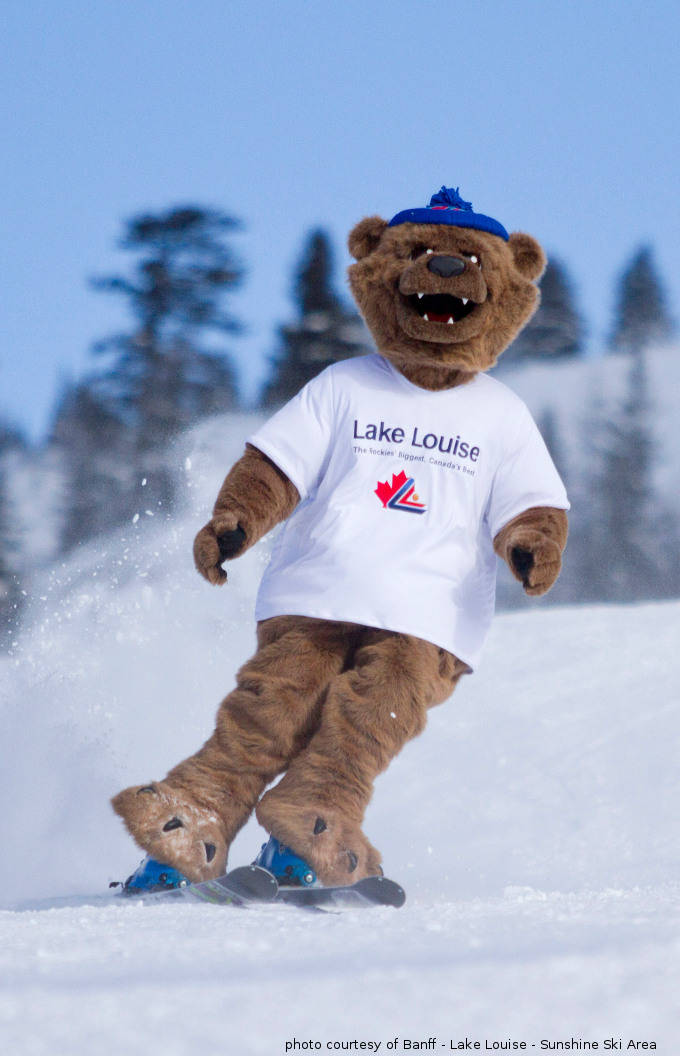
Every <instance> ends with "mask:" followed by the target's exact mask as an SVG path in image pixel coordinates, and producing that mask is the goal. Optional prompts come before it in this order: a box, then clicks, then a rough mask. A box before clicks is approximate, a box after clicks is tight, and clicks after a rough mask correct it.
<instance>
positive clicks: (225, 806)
mask: <svg viewBox="0 0 680 1056" xmlns="http://www.w3.org/2000/svg"><path fill="white" fill-rule="evenodd" d="M349 247H350V251H351V253H352V255H353V256H354V257H355V259H356V263H355V264H353V265H352V266H351V267H350V269H349V279H350V285H351V288H352V292H353V293H354V296H355V299H356V301H357V303H358V305H359V308H360V309H361V312H362V314H363V316H364V318H365V320H366V322H367V324H368V326H369V329H370V330H371V332H372V334H373V337H374V339H375V342H376V344H377V347H378V350H379V351H380V352H381V353H382V355H384V356H385V357H386V358H389V359H390V360H391V361H392V362H393V363H394V365H395V366H396V367H397V368H398V369H399V370H400V371H401V372H402V373H403V374H404V376H405V377H407V378H408V379H409V381H411V382H412V383H413V384H414V385H417V386H420V387H421V388H424V389H427V390H431V391H439V390H441V389H447V388H453V387H454V386H457V385H462V384H465V383H466V382H469V381H471V380H472V379H473V378H474V376H475V374H476V373H478V372H479V371H483V370H487V369H488V368H489V367H490V366H492V365H493V363H494V362H495V361H496V359H497V357H498V356H499V355H500V353H501V352H502V351H503V349H505V348H506V347H507V345H508V344H509V343H510V342H511V341H512V340H513V338H514V337H515V336H516V335H517V333H518V332H519V330H520V329H521V328H522V326H524V325H525V324H526V323H527V322H528V320H529V319H530V318H531V316H532V314H533V312H534V311H535V310H536V308H537V306H538V299H539V295H538V290H537V287H536V285H535V282H536V280H537V279H538V278H539V277H540V275H541V273H542V271H543V268H544V266H545V257H544V255H543V251H542V250H541V247H540V246H539V245H538V243H537V242H536V241H535V240H534V239H533V238H531V236H529V235H524V234H521V233H514V234H512V235H511V236H510V240H509V242H505V241H504V240H503V239H501V238H499V237H497V236H495V235H491V234H488V233H487V232H483V231H476V230H471V229H467V228H461V227H450V226H447V225H444V224H441V225H440V224H437V225H422V224H403V225H400V226H398V227H394V228H389V227H388V226H387V224H386V222H385V221H384V220H382V219H381V218H380V217H368V218H367V219H365V220H362V221H360V222H359V223H358V224H357V225H356V226H355V227H354V229H353V230H352V232H351V233H350V236H349ZM428 249H429V250H431V251H432V252H431V253H428V252H427V251H428ZM433 256H439V257H440V258H441V257H444V258H449V259H450V258H451V257H454V258H459V262H458V266H457V268H456V271H457V272H458V273H457V274H453V275H451V277H445V276H444V274H443V273H442V272H438V271H437V268H432V267H430V266H429V262H430V261H431V258H432V257H433ZM473 258H476V260H475V259H473ZM461 262H462V265H461ZM418 293H424V294H428V295H441V294H448V295H449V297H454V298H457V299H458V301H461V299H462V298H467V299H468V300H467V304H465V305H462V304H461V305H460V307H461V310H460V311H456V313H455V314H456V321H454V322H452V323H449V322H442V321H439V320H435V319H433V320H432V321H431V322H430V321H428V320H425V319H424V318H423V317H422V316H421V314H420V312H419V311H418V308H417V303H418V302H417V301H416V300H415V297H416V295H417V294H418ZM424 303H427V302H424ZM446 303H447V304H448V303H449V302H448V300H447V301H446ZM463 309H464V310H463ZM436 313H437V309H433V314H436ZM298 502H299V494H298V492H297V490H296V488H295V486H294V485H293V483H292V482H291V481H290V480H289V479H288V478H287V477H286V476H285V474H284V473H282V472H281V470H280V469H278V467H277V466H276V465H275V464H274V463H273V462H271V461H270V460H269V459H268V458H267V457H266V455H264V454H263V453H262V452H260V451H258V450H257V449H256V448H254V447H251V446H249V445H248V446H247V447H246V452H245V454H244V455H243V457H242V458H241V459H240V460H239V461H238V462H237V463H236V465H235V466H234V467H233V468H232V469H231V471H230V472H229V474H228V476H227V478H226V480H225V481H224V484H223V485H222V488H221V490H220V493H219V495H218V498H217V501H216V503H215V508H214V511H213V516H212V518H211V520H210V521H209V522H208V524H207V525H205V527H204V528H202V529H201V530H200V532H199V533H198V535H197V537H196V541H195V544H194V559H195V563H196V567H197V569H198V571H199V572H200V573H201V575H203V576H204V577H205V578H206V579H207V580H208V581H209V582H210V583H214V584H218V585H219V584H223V583H224V582H226V578H227V577H226V573H225V572H224V569H223V568H222V565H223V563H224V562H225V561H226V560H230V559H232V558H234V557H238V556H239V555H240V554H242V553H243V552H244V551H245V550H246V549H248V547H250V546H252V545H253V544H254V543H255V542H257V540H258V539H260V538H261V537H262V536H263V535H264V534H265V533H266V532H268V531H270V530H271V528H273V527H274V525H276V524H278V523H279V522H280V521H282V520H285V518H286V517H288V516H289V515H290V514H291V513H292V511H293V510H294V508H295V506H296V505H297V503H298ZM566 535H567V529H566V515H565V514H564V512H563V511H562V510H555V509H550V508H534V509H530V510H527V511H525V512H524V513H522V514H520V515H519V516H518V517H515V518H514V519H513V520H512V521H511V522H510V523H509V524H507V525H505V526H504V528H503V529H502V530H501V531H500V532H499V533H498V534H497V536H496V538H495V540H494V546H495V549H496V552H497V553H498V554H500V555H501V556H502V557H503V558H504V559H505V560H506V561H507V562H508V564H509V566H510V568H511V569H512V571H513V574H514V575H515V576H516V577H517V578H518V579H519V580H520V581H521V582H522V583H523V585H524V588H525V590H526V591H527V593H528V594H542V593H544V592H545V591H546V590H548V589H549V588H550V586H551V585H552V584H553V582H554V581H555V579H556V578H557V575H558V573H559V569H560V563H561V553H562V550H563V548H564V545H565V542H566ZM466 670H467V667H466V665H465V664H463V663H462V662H461V661H460V660H458V659H457V658H456V657H454V656H452V655H451V654H449V653H447V652H446V651H445V650H443V649H440V648H438V647H437V646H435V645H432V644H430V643H428V642H425V641H422V640H421V639H418V638H414V637H412V636H409V635H403V634H396V633H393V632H390V631H385V630H379V629H376V628H370V627H361V626H358V625H356V624H348V623H340V622H336V621H331V620H317V619H311V618H309V617H304V616H292V615H291V616H277V617H275V618H274V619H271V620H266V621H265V622H264V623H261V624H260V625H259V627H258V650H257V652H256V654H255V656H253V657H252V658H251V659H250V660H249V661H247V663H246V664H244V666H243V667H242V668H241V670H240V671H239V673H238V677H237V686H236V689H235V690H234V691H233V692H232V693H230V694H229V696H227V697H226V698H225V700H224V701H223V702H222V704H221V705H220V708H219V711H218V714H217V722H216V727H215V732H214V733H213V735H212V737H210V739H209V740H208V741H207V742H206V743H205V744H204V745H203V747H202V748H201V749H200V750H199V751H198V752H197V753H196V754H195V755H193V756H191V757H190V758H189V759H186V760H185V761H184V762H183V763H180V764H179V765H178V766H176V767H175V768H174V769H173V770H171V771H170V773H169V774H168V775H167V777H166V778H165V779H164V780H163V781H160V782H158V783H156V784H153V783H152V784H150V785H148V786H141V787H140V786H134V787H132V788H129V789H126V790H125V791H123V792H121V793H119V794H118V795H117V796H116V797H115V798H114V799H113V801H112V802H113V806H114V809H115V810H116V811H117V812H118V813H119V814H120V815H121V817H122V818H123V820H124V822H125V824H126V826H127V828H128V830H129V832H130V834H131V835H132V836H133V838H134V839H135V840H136V841H137V842H138V843H139V844H140V846H142V847H143V848H144V850H146V851H147V852H148V853H149V854H151V855H152V856H153V857H154V858H156V859H157V860H159V861H162V862H166V863H167V864H169V865H174V866H175V867H176V868H178V869H179V870H180V871H181V872H183V873H184V874H185V875H186V876H187V877H188V878H189V879H190V880H200V879H206V878H209V877H213V876H217V875H219V873H221V872H223V871H224V869H225V868H226V862H227V855H228V849H229V843H230V842H231V840H232V839H233V837H234V835H235V834H236V832H237V831H238V830H239V829H240V828H241V826H242V825H243V824H244V822H245V821H246V820H247V818H248V816H249V815H250V813H251V812H252V810H253V808H254V807H255V805H256V804H258V801H259V804H258V806H257V816H258V818H259V820H260V822H261V823H262V824H263V825H264V827H265V828H266V829H267V830H268V831H269V832H271V833H272V834H273V835H274V836H276V837H277V838H278V839H279V840H281V841H283V842H284V843H285V844H288V845H289V846H290V847H291V848H292V849H293V851H294V852H295V853H297V854H298V855H300V856H301V857H303V858H305V859H306V860H307V861H308V862H309V863H310V865H311V866H312V867H313V868H314V869H315V870H316V872H317V874H318V876H319V878H320V880H321V881H322V882H323V883H325V884H332V883H346V882H352V881H356V880H359V879H360V878H361V877H364V876H368V875H371V874H375V873H377V872H379V871H380V855H379V853H378V851H377V850H376V849H375V848H374V847H372V846H371V844H370V843H369V841H368V839H367V838H366V836H365V835H364V833H363V832H362V829H361V825H362V821H363V817H364V812H365V810H366V806H367V804H368V802H369V799H370V796H371V791H372V787H373V781H374V779H375V777H376V776H377V774H379V773H380V772H381V771H382V770H384V769H385V767H386V766H387V765H388V764H389V763H390V761H391V760H392V759H393V758H394V756H395V755H396V754H397V753H398V752H399V751H400V749H401V748H402V747H403V745H404V744H405V743H406V742H407V741H408V740H409V739H410V738H412V737H415V736H416V735H417V734H419V733H420V732H421V731H422V729H423V728H424V725H425V721H426V715H427V710H428V708H430V707H432V706H433V705H435V704H438V703H440V702H441V701H443V700H445V699H446V697H448V696H449V694H450V693H451V692H452V691H453V689H454V687H455V685H456V683H457V682H458V680H459V679H460V677H461V675H462V674H464V673H465V671H466ZM281 773H284V776H283V778H282V779H281V781H280V782H279V783H278V784H277V785H276V786H275V787H274V788H272V789H271V790H270V791H268V792H267V793H266V794H265V795H264V796H263V798H262V799H260V797H261V796H262V793H263V792H264V789H265V788H266V786H267V785H268V784H269V783H270V782H271V781H272V780H273V779H274V778H275V777H276V776H278V775H279V774H281Z"/></svg>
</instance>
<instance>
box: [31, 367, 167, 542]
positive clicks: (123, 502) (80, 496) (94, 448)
mask: <svg viewBox="0 0 680 1056" xmlns="http://www.w3.org/2000/svg"><path fill="white" fill-rule="evenodd" d="M51 443H52V445H53V446H54V447H55V448H56V449H57V450H59V451H60V453H61V457H62V464H63V473H64V479H65V494H64V501H63V504H62V506H63V523H62V529H61V549H62V550H63V551H69V550H71V549H73V547H75V546H77V545H78V544H79V543H82V542H86V541H87V540H88V539H90V538H92V537H93V536H95V535H98V534H100V533H103V532H107V531H110V530H111V529H112V528H113V527H115V526H116V525H117V524H120V523H122V522H123V521H126V520H129V519H130V518H131V517H132V516H133V515H134V513H136V512H137V510H138V509H139V506H140V496H139V486H140V484H141V481H140V480H139V479H136V474H135V468H134V465H135V458H134V455H135V453H134V450H133V446H134V436H133V433H132V431H131V430H130V429H129V428H128V427H127V425H126V424H125V422H124V421H123V420H122V418H121V417H118V416H117V415H116V414H114V413H113V411H112V410H111V409H110V408H109V406H108V405H107V402H106V400H105V399H104V398H102V397H100V396H99V395H98V393H97V381H96V379H90V380H87V381H82V382H79V383H78V384H76V385H69V386H67V388H66V389H65V391H64V393H63V394H62V397H61V399H60V401H59V404H58V406H57V411H56V414H55V419H54V423H53V426H52V430H51ZM142 479H143V478H142ZM166 490H167V489H166Z"/></svg>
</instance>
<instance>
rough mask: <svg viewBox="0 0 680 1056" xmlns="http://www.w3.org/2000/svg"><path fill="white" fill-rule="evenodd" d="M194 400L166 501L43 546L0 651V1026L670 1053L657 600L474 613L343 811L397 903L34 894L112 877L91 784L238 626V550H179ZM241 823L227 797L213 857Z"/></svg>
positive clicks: (673, 670) (125, 847)
mask: <svg viewBox="0 0 680 1056" xmlns="http://www.w3.org/2000/svg"><path fill="white" fill-rule="evenodd" d="M217 428H218V426H217V425H213V426H209V427H205V428H204V429H203V431H201V432H199V433H198V434H196V436H195V437H194V448H193V450H192V451H191V452H190V462H189V464H188V465H187V468H186V474H187V482H188V484H189V485H191V487H190V488H189V490H188V509H187V513H186V516H183V517H178V518H176V519H175V520H174V521H172V522H170V523H168V522H166V521H161V519H160V518H159V517H155V518H151V517H145V516H144V513H143V511H142V517H141V519H140V522H139V523H138V524H137V525H136V526H135V527H134V528H131V529H130V532H128V533H123V534H124V535H125V536H126V538H125V539H123V538H122V537H121V539H118V540H111V541H110V543H109V545H108V546H107V547H106V548H105V551H102V548H101V546H100V547H98V548H96V549H93V550H92V551H89V552H88V551H84V552H82V553H81V554H79V555H78V558H77V559H75V560H74V561H73V562H72V563H71V564H70V565H68V566H61V567H60V568H58V569H54V570H53V572H52V574H51V575H50V576H49V577H47V578H46V579H45V581H44V583H41V584H37V585H36V596H35V598H34V600H33V602H32V605H33V611H34V623H33V626H32V628H30V629H28V630H27V631H26V632H25V635H24V638H23V639H22V641H21V642H20V644H19V646H18V648H17V650H16V654H15V656H14V657H13V658H11V659H7V660H5V661H4V662H3V663H2V664H1V665H0V694H1V697H2V700H3V714H2V727H3V728H2V740H1V742H0V766H1V769H2V775H3V789H4V794H3V807H2V831H3V854H2V864H1V869H2V876H1V877H0V891H1V893H2V899H3V904H4V905H5V907H6V908H5V909H4V910H3V911H2V912H0V1041H2V1042H3V1046H2V1047H3V1051H6V1052H11V1053H12V1054H13V1056H14V1054H16V1056H23V1054H26V1056H29V1054H30V1056H34V1054H35V1056H38V1054H43V1053H48V1052H49V1053H52V1054H59V1056H61V1054H67V1056H81V1054H82V1056H85V1054H86V1053H87V1054H88V1056H95V1054H100V1053H101V1054H105V1056H108V1054H112V1056H113V1054H116V1056H117V1054H123V1053H125V1054H137V1053H139V1054H142V1053H143V1054H145V1056H146V1054H147V1053H149V1052H154V1053H155V1052H162V1053H163V1056H175V1054H177V1056H184V1054H185V1053H186V1054H189V1053H191V1054H192V1056H194V1054H196V1053H198V1052H203V1051H205V1052H211V1053H229V1054H231V1053H234V1054H238V1056H240V1054H249V1053H254V1054H255V1053H257V1054H259V1053H262V1054H278V1053H284V1051H285V1042H286V1041H292V1040H293V1038H297V1040H298V1041H309V1040H315V1041H320V1042H321V1043H322V1045H323V1051H326V1052H328V1051H342V1050H341V1049H335V1050H333V1049H328V1048H326V1043H327V1042H333V1041H338V1042H341V1041H345V1042H350V1041H353V1040H354V1041H362V1040H363V1041H366V1042H368V1041H376V1042H377V1041H381V1042H382V1047H381V1049H379V1050H378V1051H380V1052H383V1053H384V1052H386V1051H390V1050H387V1049H386V1044H387V1041H388V1040H391V1039H393V1038H394V1037H395V1036H399V1038H400V1039H404V1038H407V1039H411V1040H417V1041H422V1040H424V1039H428V1038H430V1037H433V1036H436V1037H437V1039H438V1041H437V1050H436V1051H443V1050H442V1048H441V1044H442V1043H443V1044H444V1046H445V1048H446V1050H447V1051H451V1049H450V1044H449V1043H450V1042H451V1041H453V1042H454V1043H455V1042H456V1041H458V1040H462V1039H464V1038H465V1037H466V1036H467V1037H468V1038H469V1039H471V1040H475V1039H476V1040H479V1041H480V1042H481V1045H482V1050H484V1044H485V1041H487V1040H488V1042H489V1044H491V1043H492V1042H493V1041H499V1042H506V1041H507V1040H508V1039H511V1040H517V1041H522V1040H524V1041H526V1042H527V1044H528V1045H529V1049H528V1051H529V1052H531V1051H541V1050H540V1043H541V1040H542V1039H545V1040H546V1041H549V1042H551V1043H555V1042H559V1041H568V1040H569V1039H570V1038H574V1039H576V1040H584V1041H595V1040H597V1041H599V1048H600V1050H601V1051H602V1050H603V1042H604V1039H606V1038H607V1037H610V1036H613V1037H615V1038H616V1039H617V1040H618V1039H619V1038H621V1039H623V1044H624V1050H625V1047H626V1045H627V1043H628V1040H629V1039H633V1040H639V1041H641V1040H647V1041H652V1040H654V1041H656V1044H657V1051H659V1052H663V1053H666V1054H667V1056H676V1054H677V1052H678V1051H680V1025H678V1014H677V1007H678V1006H677V992H678V983H679V982H680V980H679V978H678V975H679V973H678V967H679V961H678V955H679V954H680V909H679V901H678V894H680V884H678V882H677V877H678V875H679V866H680V839H679V837H680V818H679V816H678V810H677V802H678V774H677V760H678V758H679V748H680V694H679V692H678V685H680V650H679V649H678V641H680V603H665V604H656V605H653V604H649V605H640V606H630V607H621V608H607V607H599V608H588V609H586V608H573V609H551V610H547V609H546V610H542V611H532V612H526V613H521V614H514V615H505V616H500V617H498V618H497V620H496V623H495V626H494V629H493V632H492V636H491V640H490V642H489V646H488V649H487V653H486V657H485V661H484V663H483V665H482V667H481V668H480V670H479V672H478V673H476V674H475V675H474V676H472V677H471V678H469V679H467V680H464V682H463V684H462V685H461V686H460V687H459V689H458V690H457V691H456V693H455V694H454V696H453V697H452V698H451V699H450V700H449V701H448V702H447V703H446V704H444V705H443V706H441V707H440V708H438V709H436V710H435V711H433V713H432V715H431V720H430V724H429V726H428V729H427V731H426V732H425V734H424V735H423V736H422V737H421V738H420V739H419V740H417V741H415V742H413V743H412V744H411V745H409V746H408V747H407V749H406V750H405V751H404V752H403V753H402V755H401V756H400V758H399V759H398V760H397V762H396V763H395V764H394V765H393V766H392V768H391V769H390V770H389V771H388V773H387V774H385V775H384V776H382V777H381V778H380V779H379V781H378V783H377V787H376V794H375V798H374V802H373V804H372V806H371V808H370V811H369V814H368V817H367V822H366V828H367V831H368V834H369V836H370V837H371V838H372V839H373V840H374V841H375V842H376V843H377V844H378V845H379V846H380V847H381V849H382V850H383V852H384V855H385V864H386V867H387V871H388V873H389V874H390V875H393V876H394V877H395V878H396V879H398V880H401V881H402V882H403V883H404V885H405V886H406V888H407V890H408V895H409V899H408V902H407V904H406V906H405V907H404V909H402V910H399V911H397V912H395V911H393V910H387V909H385V910H376V911H371V912H364V913H346V914H343V915H342V916H327V915H321V914H309V915H307V914H303V913H299V912H296V911H294V910H290V909H285V908H279V909H277V908H271V907H265V908H262V909H257V910H254V911H243V912H240V911H236V910H229V909H219V908H216V907H209V906H205V907H204V906H190V905H187V906H184V905H180V906H175V905H162V906H156V907H143V906H140V905H138V904H120V903H114V904H111V905H110V906H104V907H102V906H91V905H87V904H83V905H81V906H78V907H75V908H59V904H58V900H57V896H59V895H64V894H75V893H84V892H88V891H91V892H95V891H97V892H101V891H102V890H104V889H105V888H106V884H107V882H108V880H109V879H114V878H121V877H124V876H125V875H127V873H128V872H129V871H130V869H131V867H132V866H133V865H134V864H135V863H136V861H137V860H138V858H139V853H138V852H137V851H136V850H135V848H134V847H133V846H132V844H131V843H130V841H129V839H128V838H127V837H126V836H125V834H124V833H123V831H122V828H121V826H120V825H119V823H118V821H117V820H116V819H115V818H114V816H113V815H112V813H111V812H110V809H109V807H108V805H107V799H108V797H109V796H110V795H111V794H112V793H113V792H115V791H116V790H117V789H118V788H120V787H121V786H122V785H124V784H127V783H130V782H133V781H134V782H137V781H146V780H149V779H151V778H155V777H159V776H162V774H163V773H164V772H165V770H166V769H167V768H168V767H169V766H170V765H172V764H173V763H174V762H176V761H177V760H178V759H179V758H181V757H182V756H183V755H185V754H187V753H188V752H189V751H191V750H193V749H194V748H195V747H197V746H198V744H200V743H201V741H202V739H204V738H205V736H206V735H207V734H208V733H209V732H210V729H211V723H212V717H213V713H214V710H215V707H216V705H217V703H218V701H219V699H220V697H221V696H222V695H223V694H224V693H225V692H226V691H227V690H228V689H229V688H230V685H231V684H232V682H233V674H234V671H235V669H236V668H237V666H238V665H239V663H240V662H241V661H242V660H243V659H244V658H245V657H246V656H247V655H248V654H249V653H250V652H251V651H252V647H253V641H254V639H253V625H252V610H253V601H254V592H255V587H256V583H257V581H258V579H259V576H260V574H261V569H262V565H263V563H264V561H265V560H266V550H265V548H258V549H256V551H255V552H253V553H251V554H249V555H247V556H246V557H245V558H244V559H243V560H242V561H240V562H238V563H235V564H233V565H232V566H231V568H230V583H229V584H228V585H227V587H225V588H224V589H222V590H215V589H211V588H210V587H209V586H208V585H207V584H204V583H203V581H202V580H200V579H199V577H198V576H196V574H195V572H194V571H193V569H192V567H191V559H190V542H191V536H192V534H193V531H194V530H195V528H196V526H197V525H198V524H200V523H201V519H202V516H203V513H204V512H205V511H206V510H207V508H208V507H209V505H210V502H211V500H212V496H213V494H214V491H215V489H216V487H217V485H218V483H219V479H220V478H221V474H222V469H223V467H224V466H226V465H228V464H229V462H230V461H231V460H232V459H233V457H234V455H235V453H236V452H235V451H234V450H233V449H232V447H231V446H230V445H229V444H224V445H223V448H224V450H223V452H222V455H221V456H220V458H219V459H216V458H215V457H214V453H215V451H216V449H217V447H218V444H219V441H220V435H219V433H215V432H214V430H215V429H217ZM211 430H213V432H211ZM183 457H184V455H182V458H183ZM152 512H153V511H152ZM41 597H42V598H44V599H45V600H44V601H41V600H40V599H41ZM262 837H263V834H262V832H261V830H259V829H258V828H257V826H255V825H254V824H250V825H248V826H247V827H246V829H245V830H244V831H243V833H242V834H241V835H240V836H239V838H238V841H237V843H236V844H235V847H234V851H233V854H232V863H234V864H235V863H237V862H242V861H247V860H249V859H251V858H252V856H253V854H254V852H255V851H256V849H257V848H258V846H259V843H260V841H261V839H262ZM532 1043H533V1044H534V1045H535V1046H536V1048H535V1049H532V1048H531V1045H532ZM297 1051H301V1050H297ZM302 1051H304V1050H302ZM306 1051H309V1050H306ZM317 1051H318V1050H317ZM345 1051H351V1050H349V1049H346V1050H345ZM357 1051H358V1050H357ZM364 1051H366V1050H364ZM391 1051H407V1050H406V1049H404V1048H403V1045H402V1043H401V1042H400V1044H399V1047H398V1048H397V1049H394V1050H391ZM432 1051H435V1050H432ZM496 1051H503V1050H496ZM506 1051H507V1050H506ZM515 1051H516V1050H515ZM577 1051H578V1050H577ZM638 1051H640V1050H638Z"/></svg>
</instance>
